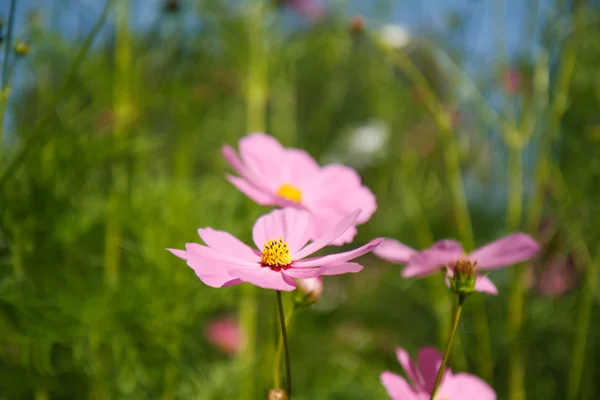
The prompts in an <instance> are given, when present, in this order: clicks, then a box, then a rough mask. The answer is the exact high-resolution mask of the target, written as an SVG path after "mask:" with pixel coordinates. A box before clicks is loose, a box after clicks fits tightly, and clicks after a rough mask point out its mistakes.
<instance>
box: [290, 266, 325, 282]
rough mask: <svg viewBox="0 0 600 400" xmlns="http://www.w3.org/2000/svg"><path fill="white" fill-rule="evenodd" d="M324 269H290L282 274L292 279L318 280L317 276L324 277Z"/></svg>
mask: <svg viewBox="0 0 600 400" xmlns="http://www.w3.org/2000/svg"><path fill="white" fill-rule="evenodd" d="M322 270H323V268H294V267H291V268H288V269H286V270H284V271H282V273H283V274H284V275H287V276H289V277H292V278H296V279H309V278H316V277H317V276H321V275H322Z"/></svg>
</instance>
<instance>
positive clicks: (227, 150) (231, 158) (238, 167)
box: [221, 145, 249, 179]
mask: <svg viewBox="0 0 600 400" xmlns="http://www.w3.org/2000/svg"><path fill="white" fill-rule="evenodd" d="M221 154H222V155H223V158H224V159H225V161H227V162H228V163H229V165H231V168H233V170H234V171H235V172H237V174H238V175H239V176H241V177H243V178H245V179H249V177H248V175H247V172H248V171H247V170H246V166H245V165H244V164H243V163H242V160H240V158H239V157H238V155H237V153H236V152H235V150H234V149H233V148H232V147H231V146H228V145H225V146H223V147H222V148H221Z"/></svg>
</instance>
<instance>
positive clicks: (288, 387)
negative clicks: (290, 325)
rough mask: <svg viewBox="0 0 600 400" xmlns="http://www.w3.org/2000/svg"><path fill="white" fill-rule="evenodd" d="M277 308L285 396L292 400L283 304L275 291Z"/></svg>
mask: <svg viewBox="0 0 600 400" xmlns="http://www.w3.org/2000/svg"><path fill="white" fill-rule="evenodd" d="M277 307H278V308H279V322H280V324H281V337H282V338H283V348H284V349H285V374H286V377H287V396H288V399H289V400H291V399H292V367H291V364H290V349H289V347H288V338H287V330H286V327H285V316H284V315H283V302H282V301H281V291H279V290H278V291H277Z"/></svg>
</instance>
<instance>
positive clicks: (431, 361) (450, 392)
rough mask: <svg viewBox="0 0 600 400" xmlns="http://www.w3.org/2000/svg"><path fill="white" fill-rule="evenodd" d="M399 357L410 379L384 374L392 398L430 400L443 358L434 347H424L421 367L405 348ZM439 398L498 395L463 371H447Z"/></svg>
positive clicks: (479, 399)
mask: <svg viewBox="0 0 600 400" xmlns="http://www.w3.org/2000/svg"><path fill="white" fill-rule="evenodd" d="M396 356H397V357H398V361H399V362H400V365H401V366H402V369H403V370H404V373H405V374H406V377H407V378H408V380H406V379H404V378H402V377H401V376H399V375H396V374H394V373H392V372H390V371H385V372H383V373H382V374H381V375H380V376H379V378H380V379H381V383H382V384H383V386H384V387H385V389H386V390H387V393H388V395H389V396H390V398H391V399H392V400H429V398H430V397H431V392H432V391H433V386H434V385H435V379H436V377H437V373H438V370H439V368H440V365H441V364H442V355H441V354H440V353H439V352H438V351H437V350H435V349H434V348H433V347H424V348H423V349H421V351H419V356H418V364H417V363H413V362H412V361H411V359H410V356H409V355H408V353H407V352H406V351H405V350H404V349H401V348H398V349H396ZM435 399H436V400H442V399H443V400H495V399H496V392H495V391H494V389H492V388H491V387H490V385H488V384H487V383H486V382H484V381H483V380H481V379H479V378H478V377H476V376H474V375H471V374H467V373H461V372H459V373H457V374H453V373H452V371H451V370H450V368H446V371H445V372H444V377H443V378H442V382H441V384H440V386H439V387H438V389H437V392H436V394H435Z"/></svg>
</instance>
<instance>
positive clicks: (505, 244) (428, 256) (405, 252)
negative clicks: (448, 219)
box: [373, 233, 540, 294]
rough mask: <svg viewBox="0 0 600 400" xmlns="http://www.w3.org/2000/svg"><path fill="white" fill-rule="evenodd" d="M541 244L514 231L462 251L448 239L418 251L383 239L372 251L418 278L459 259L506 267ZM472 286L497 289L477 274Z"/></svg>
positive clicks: (486, 267)
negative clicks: (469, 249)
mask: <svg viewBox="0 0 600 400" xmlns="http://www.w3.org/2000/svg"><path fill="white" fill-rule="evenodd" d="M539 249H540V246H539V245H538V244H537V243H536V241H535V240H533V238H532V237H531V236H529V235H526V234H524V233H514V234H512V235H508V236H506V237H504V238H501V239H498V240H496V241H493V242H491V243H488V244H486V245H484V246H482V247H480V248H478V249H476V250H475V251H473V252H471V253H470V254H467V255H465V253H464V250H463V247H462V245H461V244H460V243H459V242H457V241H455V240H450V239H444V240H440V241H438V242H436V243H434V244H433V245H432V246H431V247H429V248H427V249H425V250H423V251H421V252H419V251H417V250H415V249H412V248H410V247H408V246H406V245H404V244H402V243H400V242H398V241H397V240H394V239H384V241H383V242H382V243H381V245H380V246H379V247H378V248H377V249H375V251H374V252H373V254H375V255H376V256H378V257H380V258H382V259H384V260H386V261H389V262H392V263H396V264H406V267H405V268H404V270H403V271H402V276H403V277H405V278H421V277H425V276H429V275H432V274H434V273H436V272H437V271H439V270H441V269H442V268H444V267H447V266H450V265H453V264H455V263H456V262H457V261H459V260H465V259H466V260H469V261H472V262H473V263H477V264H476V266H477V270H482V271H487V270H494V269H499V268H504V267H508V266H510V265H513V264H517V263H520V262H523V261H527V260H530V259H531V258H533V257H535V256H536V255H537V253H538V252H539ZM475 290H476V291H478V292H484V293H488V294H497V293H498V289H497V288H496V286H495V285H494V284H493V283H492V281H490V280H489V279H488V278H487V277H486V276H483V275H478V278H477V282H476V284H475Z"/></svg>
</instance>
